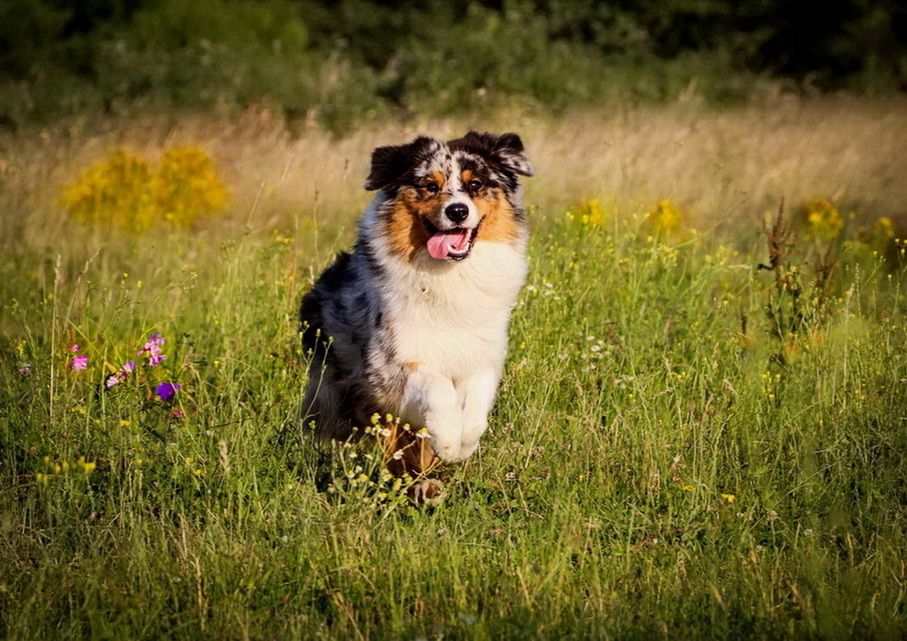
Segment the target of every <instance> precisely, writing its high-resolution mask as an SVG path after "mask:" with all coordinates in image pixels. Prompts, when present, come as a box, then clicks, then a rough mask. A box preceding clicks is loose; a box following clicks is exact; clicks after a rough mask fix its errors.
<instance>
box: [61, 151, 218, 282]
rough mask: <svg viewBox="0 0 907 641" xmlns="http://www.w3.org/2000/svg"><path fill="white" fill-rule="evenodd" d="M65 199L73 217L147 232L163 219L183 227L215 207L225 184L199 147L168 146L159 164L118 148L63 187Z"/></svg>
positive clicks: (216, 208)
mask: <svg viewBox="0 0 907 641" xmlns="http://www.w3.org/2000/svg"><path fill="white" fill-rule="evenodd" d="M62 202H63V205H64V206H66V208H67V209H68V210H69V213H70V215H72V216H73V217H74V218H78V219H80V220H84V221H86V222H91V223H101V224H108V225H112V226H114V227H122V228H125V229H130V230H132V231H135V232H143V231H146V230H147V229H150V228H151V227H152V226H154V225H155V224H157V223H158V222H160V221H162V220H163V221H167V222H169V223H171V224H173V225H177V226H181V227H185V226H188V225H190V224H192V223H193V222H194V221H195V220H197V219H198V218H200V217H201V216H203V215H207V214H211V213H214V212H217V211H219V210H221V209H223V208H224V207H225V206H226V203H227V190H226V188H225V187H224V184H223V182H222V181H221V179H220V178H219V177H218V175H217V172H216V170H215V168H214V163H213V161H212V160H211V158H210V157H209V156H208V154H206V153H205V152H204V151H203V150H201V149H198V148H196V147H180V148H175V149H169V150H167V151H166V152H165V153H164V156H163V158H162V159H161V161H160V163H158V164H157V166H153V165H152V164H151V163H149V162H148V160H146V159H145V158H143V157H142V156H139V155H137V154H135V153H132V152H130V151H127V150H125V149H118V150H116V151H113V152H112V153H111V154H110V155H109V156H108V158H107V159H106V160H104V161H101V162H99V163H97V164H95V165H93V166H92V167H90V168H89V169H88V170H87V171H86V172H85V173H84V174H83V175H82V176H81V177H80V178H79V179H78V180H76V181H75V182H73V183H72V184H70V185H68V186H67V187H65V188H64V190H63V199H62ZM123 278H126V274H124V275H123Z"/></svg>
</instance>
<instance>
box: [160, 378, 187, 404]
mask: <svg viewBox="0 0 907 641" xmlns="http://www.w3.org/2000/svg"><path fill="white" fill-rule="evenodd" d="M181 389H182V388H181V387H180V384H179V383H171V382H170V381H165V382H163V383H161V384H160V385H158V386H157V387H155V388H154V393H155V394H157V395H158V396H159V397H160V398H161V400H162V401H169V400H170V399H171V398H173V396H174V395H175V394H176V393H177V392H178V391H180V390H181Z"/></svg>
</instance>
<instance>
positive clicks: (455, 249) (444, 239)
mask: <svg viewBox="0 0 907 641" xmlns="http://www.w3.org/2000/svg"><path fill="white" fill-rule="evenodd" d="M424 222H425V228H426V229H427V230H428V233H429V234H431V236H430V237H429V239H428V242H427V243H426V247H427V248H428V255H429V256H431V257H432V258H434V259H436V260H445V259H449V260H463V259H464V258H466V257H467V256H469V252H470V251H471V250H472V244H473V243H474V242H475V239H476V235H477V234H478V231H479V230H478V227H473V228H471V229H466V228H465V227H457V228H455V229H446V230H444V231H440V230H439V229H438V228H437V227H435V226H434V225H432V224H431V223H430V222H429V221H427V220H426V221H424Z"/></svg>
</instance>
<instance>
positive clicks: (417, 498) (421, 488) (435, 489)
mask: <svg viewBox="0 0 907 641" xmlns="http://www.w3.org/2000/svg"><path fill="white" fill-rule="evenodd" d="M407 494H408V495H409V498H410V500H412V502H413V503H415V504H416V505H418V506H419V507H438V506H439V505H441V502H442V501H443V500H444V495H445V492H444V484H443V483H442V482H441V481H439V480H437V479H425V480H424V481H416V482H415V483H413V484H412V485H410V486H409V489H408V490H407Z"/></svg>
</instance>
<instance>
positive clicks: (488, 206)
mask: <svg viewBox="0 0 907 641" xmlns="http://www.w3.org/2000/svg"><path fill="white" fill-rule="evenodd" d="M464 173H465V172H464ZM473 202H474V203H475V204H476V208H477V209H478V210H479V215H480V216H481V217H482V222H481V224H480V226H479V235H478V238H477V240H487V241H489V242H493V243H506V242H510V241H513V240H516V239H517V238H519V237H520V226H519V223H518V222H517V220H516V216H514V213H513V207H511V206H510V203H509V202H507V198H506V197H505V196H504V192H503V191H501V190H500V189H498V188H497V187H494V188H492V189H488V190H487V191H486V192H485V193H484V194H482V195H481V196H477V197H476V198H474V199H473Z"/></svg>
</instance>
